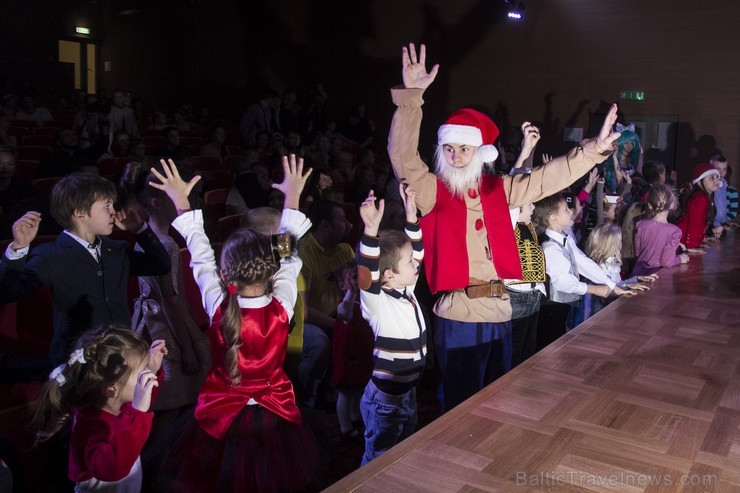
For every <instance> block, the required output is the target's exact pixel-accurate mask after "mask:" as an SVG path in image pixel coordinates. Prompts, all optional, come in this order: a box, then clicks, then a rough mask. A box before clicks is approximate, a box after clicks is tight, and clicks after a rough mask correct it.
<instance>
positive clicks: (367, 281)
mask: <svg viewBox="0 0 740 493" xmlns="http://www.w3.org/2000/svg"><path fill="white" fill-rule="evenodd" d="M357 270H358V272H357V274H358V275H357V280H358V283H359V286H360V289H362V290H363V291H367V292H369V293H371V294H376V295H377V294H380V238H378V237H377V236H375V237H374V236H368V235H362V239H361V240H360V256H359V258H358V259H357Z"/></svg>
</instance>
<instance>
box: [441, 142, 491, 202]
mask: <svg viewBox="0 0 740 493" xmlns="http://www.w3.org/2000/svg"><path fill="white" fill-rule="evenodd" d="M434 161H435V164H436V169H437V176H439V178H440V179H441V180H442V181H443V182H444V183H445V185H447V189H448V190H449V191H450V192H451V193H452V195H454V196H456V197H462V196H463V194H464V193H465V192H466V191H467V190H468V189H470V188H475V189H476V190H477V189H478V183H479V182H480V178H481V176H482V175H483V164H484V163H483V160H482V159H481V158H479V157H478V155H477V154H476V155H474V156H473V159H471V160H470V163H468V165H467V166H465V167H463V168H455V167H454V166H451V165H450V164H449V163H448V162H447V159H445V155H444V152H443V151H442V146H438V147H437V151H436V152H435V153H434Z"/></svg>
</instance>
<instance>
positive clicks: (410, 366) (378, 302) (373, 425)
mask: <svg viewBox="0 0 740 493" xmlns="http://www.w3.org/2000/svg"><path fill="white" fill-rule="evenodd" d="M400 187H401V197H402V198H403V201H404V208H405V210H406V231H405V233H404V232H401V231H383V232H382V233H381V234H380V237H378V227H379V225H380V221H381V219H382V217H383V209H384V205H385V204H384V202H383V200H381V201H380V205H379V208H377V209H376V208H375V196H374V195H373V192H372V191H371V192H370V195H369V196H368V198H367V199H365V201H364V202H363V203H362V205H361V206H360V216H361V217H362V220H363V222H364V223H365V232H364V234H363V236H362V240H361V242H360V257H359V260H358V264H359V268H358V279H359V286H360V290H361V291H360V305H361V308H362V315H363V316H364V317H365V319H366V320H367V321H368V323H370V327H372V329H373V333H374V334H375V348H374V350H373V361H374V365H373V375H372V378H371V379H370V381H369V382H368V384H367V386H366V387H365V392H364V394H363V396H362V400H361V401H360V411H361V412H362V419H363V421H364V422H365V453H364V455H363V456H362V465H365V464H367V463H368V462H370V461H371V460H373V459H374V458H376V457H378V456H380V455H381V454H383V453H384V452H385V451H386V450H388V449H389V448H391V447H392V446H394V445H395V444H396V443H398V442H400V441H401V440H403V439H405V438H407V437H408V436H410V435H411V434H412V433H413V432H414V430H415V428H416V421H417V411H416V384H417V383H418V382H419V380H420V379H421V375H422V372H423V371H424V364H425V361H426V353H427V335H426V325H425V324H424V316H423V315H422V312H421V308H420V307H419V303H418V302H417V300H416V297H415V296H414V287H415V286H416V281H417V279H418V277H419V266H420V264H421V262H422V260H423V259H424V247H423V245H422V243H421V228H420V226H419V224H418V222H417V220H416V192H415V190H414V189H413V188H411V187H406V186H405V185H404V184H403V183H402V184H401V185H400Z"/></svg>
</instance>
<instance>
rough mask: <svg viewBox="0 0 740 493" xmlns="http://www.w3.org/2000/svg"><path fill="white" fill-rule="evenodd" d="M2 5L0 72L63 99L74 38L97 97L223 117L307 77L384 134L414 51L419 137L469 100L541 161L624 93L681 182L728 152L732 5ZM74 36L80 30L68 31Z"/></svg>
mask: <svg viewBox="0 0 740 493" xmlns="http://www.w3.org/2000/svg"><path fill="white" fill-rule="evenodd" d="M2 4H3V7H2V11H3V15H2V16H0V30H1V31H2V35H1V37H2V40H3V42H2V46H3V49H2V53H1V54H0V58H1V59H2V60H1V61H0V75H2V76H7V75H11V76H12V77H13V78H14V79H16V80H17V79H22V78H24V77H26V76H30V77H33V76H36V75H38V74H42V73H44V74H49V73H51V74H53V75H52V76H50V75H47V76H46V77H44V79H43V80H44V81H48V82H50V83H57V82H58V83H60V84H62V86H63V85H65V84H66V85H68V86H69V87H70V90H71V89H72V84H73V82H72V68H71V66H70V65H69V64H59V63H58V62H56V60H57V59H58V41H59V40H81V41H84V42H88V43H90V42H92V43H95V44H96V45H97V56H96V71H97V88H98V89H101V88H102V89H105V90H106V91H107V92H108V94H110V92H111V91H112V90H113V89H114V88H116V87H122V88H125V89H126V90H128V91H131V92H132V94H134V95H136V96H138V97H142V98H144V99H145V100H151V101H157V102H159V103H160V104H163V105H167V104H172V105H175V104H180V103H182V102H183V101H190V102H193V103H195V104H205V105H208V106H209V108H211V114H212V115H217V116H222V117H226V118H238V116H239V115H240V114H241V112H242V111H243V110H244V108H246V106H247V105H248V104H249V103H250V102H252V101H253V100H255V99H256V97H257V94H258V93H259V92H260V91H261V90H262V89H263V88H265V87H269V88H272V89H275V90H276V91H278V92H280V91H282V90H283V89H284V88H286V87H293V88H295V89H297V90H299V91H301V90H303V89H304V88H306V87H308V86H310V85H311V84H313V83H316V82H323V83H324V84H325V86H326V88H327V90H328V92H329V94H330V95H331V99H332V105H333V106H335V107H336V108H347V107H349V106H350V105H351V104H352V103H353V102H356V101H358V100H364V101H366V102H367V103H368V107H369V110H370V111H369V113H370V115H371V117H372V118H373V119H374V121H375V122H376V123H377V124H378V126H379V130H380V131H381V132H384V131H385V130H386V128H387V125H388V122H389V119H390V115H391V111H392V105H391V103H390V97H389V92H388V88H389V87H390V86H391V85H394V84H398V83H400V70H399V69H400V65H399V54H400V47H401V46H402V45H403V44H404V43H407V42H409V41H415V42H417V43H418V42H425V43H427V45H428V47H429V53H430V56H429V59H430V60H429V61H430V63H440V64H441V65H442V71H441V74H440V78H439V80H438V82H437V83H436V84H435V86H434V87H433V88H432V90H430V92H429V93H428V94H427V99H428V100H429V101H430V103H429V104H428V105H427V106H426V107H425V110H426V112H427V118H426V119H425V128H424V129H423V132H422V135H427V136H429V138H432V137H433V136H434V129H435V128H436V125H437V123H438V122H439V121H440V120H441V119H442V118H444V115H445V114H446V113H447V112H448V111H449V110H450V109H453V108H455V107H458V106H460V105H463V104H476V105H477V106H479V107H481V108H483V109H487V110H488V111H490V112H491V113H492V114H494V115H496V116H497V119H498V120H499V121H501V118H505V119H506V121H507V122H508V123H511V124H512V125H518V124H519V123H520V122H521V121H524V120H535V121H538V122H541V123H542V124H543V126H544V127H545V128H544V129H543V130H544V132H543V133H544V134H545V141H544V142H543V143H542V144H541V147H542V148H544V147H545V144H546V142H547V139H550V140H551V142H550V148H551V150H553V151H555V150H557V149H555V148H554V147H556V146H564V147H566V148H567V147H568V145H569V144H567V143H566V144H563V142H562V138H561V137H557V136H553V135H547V133H548V130H554V131H555V132H558V131H562V126H563V125H564V124H565V123H566V122H567V121H569V119H571V117H573V116H574V113H576V114H575V116H574V120H572V121H570V122H569V123H568V125H572V126H576V127H582V128H584V129H585V134H588V128H589V126H590V125H591V124H590V116H589V115H590V112H591V113H598V112H599V110H600V109H602V108H603V106H604V103H605V102H611V101H616V100H618V99H619V94H620V91H623V90H639V91H643V92H644V94H645V99H644V100H643V101H622V102H621V110H622V111H623V112H624V113H625V114H626V115H629V116H635V115H637V116H639V115H650V116H656V115H671V116H676V117H677V120H678V122H679V125H678V128H677V140H676V163H675V164H676V166H677V169H678V171H679V174H680V178H681V179H682V180H683V179H688V177H689V170H690V169H691V166H692V165H693V164H695V163H696V162H698V161H701V160H703V159H707V158H708V157H709V155H710V154H712V153H713V152H714V150H715V149H713V148H712V146H713V145H715V146H717V147H719V149H720V150H721V151H722V152H723V153H724V154H725V155H726V156H727V158H728V159H729V161H730V163H734V162H736V161H737V159H738V157H740V152H739V151H740V149H739V146H740V144H738V139H737V136H738V135H739V134H740V92H738V91H737V87H738V86H740V65H739V64H738V63H737V54H738V52H740V36H738V35H737V34H736V28H737V25H736V24H737V19H740V3H738V2H727V1H720V0H709V1H705V2H697V1H692V0H652V1H650V2H644V1H638V0H621V1H616V0H599V1H585V0H547V1H543V0H528V1H527V2H526V7H527V8H526V11H525V17H524V19H523V20H522V21H519V22H514V21H508V20H507V19H505V13H504V12H503V9H505V5H504V2H503V1H497V0H484V1H473V0H457V1H455V2H450V1H444V0H436V1H433V0H426V1H417V0H403V1H398V0H375V1H365V2H360V1H346V0H344V1H339V0H313V1H297V0H283V1H272V2H267V1H228V0H209V1H203V0H156V1H144V0H76V1H72V0H66V1H54V2H50V1H48V0H22V1H21V0H5V1H4V2H2ZM132 10H133V11H135V12H131V11H132ZM126 11H129V13H128V14H125V13H126ZM122 14H125V15H122ZM75 26H85V27H88V28H90V30H91V34H90V35H89V36H79V35H76V34H75ZM106 62H109V68H110V71H105V70H104V66H105V63H106ZM57 87H58V86H57ZM37 88H38V87H37ZM548 93H552V96H551V98H550V101H551V105H550V106H551V110H550V112H549V113H547V112H546V104H545V95H546V94H548ZM581 102H583V103H581ZM579 103H581V104H580V106H579ZM579 110H580V111H579ZM431 143H432V141H431V140H429V141H428V142H422V144H423V145H424V144H428V145H431ZM668 164H669V167H670V166H671V164H672V163H668Z"/></svg>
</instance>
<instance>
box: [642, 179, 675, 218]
mask: <svg viewBox="0 0 740 493" xmlns="http://www.w3.org/2000/svg"><path fill="white" fill-rule="evenodd" d="M676 206H678V200H676V196H675V195H673V190H672V189H671V187H670V186H668V185H654V186H653V188H651V189H650V192H649V193H648V196H647V210H646V211H645V217H647V218H648V219H652V218H654V217H655V216H657V215H658V214H660V213H661V212H664V211H670V210H671V209H673V208H675V207H676Z"/></svg>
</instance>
